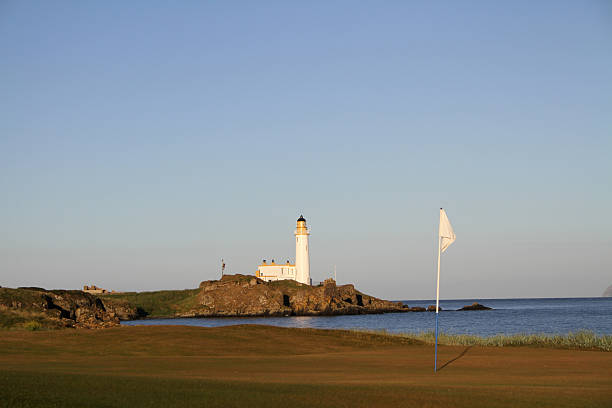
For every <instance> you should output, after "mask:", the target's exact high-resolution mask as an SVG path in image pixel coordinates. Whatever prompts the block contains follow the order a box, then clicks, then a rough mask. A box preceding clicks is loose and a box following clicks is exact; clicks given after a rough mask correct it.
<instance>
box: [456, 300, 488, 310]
mask: <svg viewBox="0 0 612 408" xmlns="http://www.w3.org/2000/svg"><path fill="white" fill-rule="evenodd" d="M459 310H460V311H461V310H491V308H490V307H487V306H484V305H481V304H480V303H476V302H474V303H472V304H471V305H468V306H463V307H462V308H461V309H459Z"/></svg>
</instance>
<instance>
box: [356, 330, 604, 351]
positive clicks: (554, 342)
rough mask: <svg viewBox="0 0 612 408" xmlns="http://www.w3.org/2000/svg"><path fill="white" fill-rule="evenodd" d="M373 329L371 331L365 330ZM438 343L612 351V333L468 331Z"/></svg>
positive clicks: (421, 336) (427, 335)
mask: <svg viewBox="0 0 612 408" xmlns="http://www.w3.org/2000/svg"><path fill="white" fill-rule="evenodd" d="M364 332H368V333H369V332H370V331H367V330H366V331H364ZM373 333H378V334H382V335H388V336H392V337H401V338H407V339H412V340H415V341H421V342H423V343H425V344H434V342H435V334H434V332H421V333H388V332H387V331H385V330H380V331H375V332H373ZM438 344H443V345H447V346H491V347H513V346H536V347H550V348H561V349H577V350H601V351H612V336H611V335H597V334H595V333H593V332H591V331H587V330H581V331H577V332H575V333H568V334H565V335H548V334H513V335H504V334H498V335H495V336H488V337H481V336H473V335H468V334H446V333H439V334H438Z"/></svg>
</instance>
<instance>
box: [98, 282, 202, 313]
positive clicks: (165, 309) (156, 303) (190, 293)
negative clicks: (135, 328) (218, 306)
mask: <svg viewBox="0 0 612 408" xmlns="http://www.w3.org/2000/svg"><path fill="white" fill-rule="evenodd" d="M199 291H200V290H199V289H183V290H158V291H152V292H122V293H114V294H103V295H99V297H100V298H101V299H102V300H103V301H104V302H105V304H107V303H113V302H115V303H116V302H117V301H125V302H127V303H128V304H129V305H130V306H131V307H134V308H136V310H137V315H138V316H137V317H150V318H165V317H174V316H176V315H177V314H180V313H181V312H183V311H185V310H189V309H191V308H193V307H195V306H196V304H197V301H198V300H197V295H198V293H199Z"/></svg>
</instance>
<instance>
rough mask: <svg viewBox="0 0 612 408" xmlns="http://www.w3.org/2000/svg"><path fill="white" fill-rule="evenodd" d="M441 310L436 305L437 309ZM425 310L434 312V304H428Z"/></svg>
mask: <svg viewBox="0 0 612 408" xmlns="http://www.w3.org/2000/svg"><path fill="white" fill-rule="evenodd" d="M441 310H442V308H441V307H438V311H441ZM427 311H428V312H435V311H436V305H429V306H427Z"/></svg>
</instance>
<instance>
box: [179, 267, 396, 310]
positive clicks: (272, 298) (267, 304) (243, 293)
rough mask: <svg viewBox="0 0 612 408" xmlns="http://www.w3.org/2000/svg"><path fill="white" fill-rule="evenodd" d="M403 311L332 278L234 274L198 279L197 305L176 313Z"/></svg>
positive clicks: (390, 303)
mask: <svg viewBox="0 0 612 408" xmlns="http://www.w3.org/2000/svg"><path fill="white" fill-rule="evenodd" d="M406 311H408V310H406V309H405V308H404V307H403V305H402V303H401V302H390V301H387V300H381V299H377V298H375V297H372V296H368V295H366V294H363V293H361V292H359V291H357V290H356V289H355V287H354V286H353V285H342V286H337V285H336V282H335V281H334V280H333V279H327V280H326V281H325V282H324V283H323V284H321V285H319V286H310V285H305V284H302V283H299V282H296V281H294V280H280V281H275V282H264V281H263V280H261V279H259V278H256V277H254V276H250V275H238V274H237V275H225V276H223V278H222V279H221V280H218V281H205V282H202V283H201V284H200V293H199V294H198V304H197V306H195V307H194V308H192V309H191V310H189V311H187V312H182V313H180V314H178V315H177V316H180V317H195V316H199V317H206V316H210V317H212V316H292V315H293V316H317V315H344V314H368V313H386V312H406Z"/></svg>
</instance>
